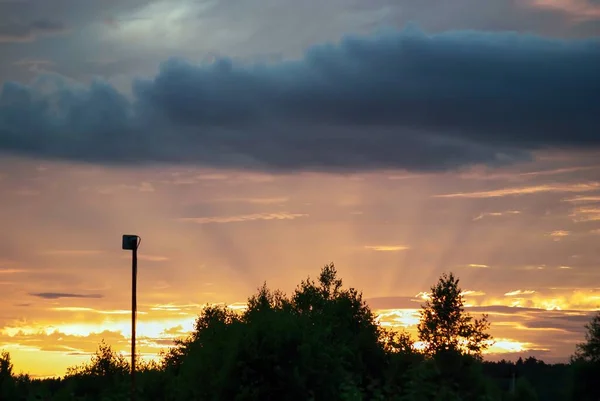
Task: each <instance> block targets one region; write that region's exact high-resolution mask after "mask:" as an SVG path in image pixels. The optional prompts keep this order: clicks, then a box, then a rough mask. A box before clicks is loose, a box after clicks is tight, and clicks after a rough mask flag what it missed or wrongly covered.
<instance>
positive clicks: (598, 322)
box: [574, 311, 600, 363]
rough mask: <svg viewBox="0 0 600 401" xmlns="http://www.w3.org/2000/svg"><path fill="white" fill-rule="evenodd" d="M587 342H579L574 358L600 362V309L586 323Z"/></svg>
mask: <svg viewBox="0 0 600 401" xmlns="http://www.w3.org/2000/svg"><path fill="white" fill-rule="evenodd" d="M585 328H586V333H585V342H583V343H581V344H577V347H576V351H575V355H574V358H575V359H578V360H583V361H586V362H598V363H600V311H599V312H597V313H596V315H595V316H594V317H593V318H592V320H591V321H590V322H589V323H588V324H586V325H585Z"/></svg>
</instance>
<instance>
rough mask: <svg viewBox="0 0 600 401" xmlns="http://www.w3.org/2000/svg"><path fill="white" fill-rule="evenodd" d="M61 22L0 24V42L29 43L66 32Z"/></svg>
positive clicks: (42, 21)
mask: <svg viewBox="0 0 600 401" xmlns="http://www.w3.org/2000/svg"><path fill="white" fill-rule="evenodd" d="M66 30H67V29H66V26H65V25H64V24H63V23H61V22H56V21H50V20H45V19H40V20H35V21H32V22H30V23H14V22H13V23H0V42H30V41H32V40H34V39H35V38H36V37H38V36H41V35H56V34H61V33H64V32H65V31H66Z"/></svg>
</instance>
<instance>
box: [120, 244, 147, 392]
mask: <svg viewBox="0 0 600 401" xmlns="http://www.w3.org/2000/svg"><path fill="white" fill-rule="evenodd" d="M141 242H142V239H141V238H140V237H139V236H137V235H128V234H126V235H123V249H124V250H127V251H132V252H131V401H135V315H136V313H137V294H136V292H137V250H138V248H139V247H140V244H141Z"/></svg>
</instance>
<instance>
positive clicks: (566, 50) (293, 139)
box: [0, 28, 600, 171]
mask: <svg viewBox="0 0 600 401" xmlns="http://www.w3.org/2000/svg"><path fill="white" fill-rule="evenodd" d="M599 70H600V42H599V41H598V40H572V41H565V40H557V39H546V38H541V37H534V36H527V35H522V34H516V33H484V32H477V31H462V32H459V31H453V32H445V33H442V34H436V35H426V34H424V33H422V32H420V31H419V30H416V29H414V28H410V29H407V30H404V31H402V32H396V31H390V32H387V33H382V34H379V35H375V36H368V37H358V36H353V37H350V36H348V37H346V38H345V39H343V40H342V41H341V42H340V43H338V44H323V45H318V46H314V47H312V48H311V49H309V50H308V51H307V52H306V54H305V56H304V57H303V58H302V59H300V60H293V61H283V62H279V63H275V64H263V65H260V64H253V65H242V64H236V63H233V62H232V61H231V60H229V59H226V58H222V59H219V60H217V61H216V62H214V63H211V64H202V65H193V64H191V63H188V62H186V61H183V60H180V59H171V60H169V61H167V62H165V63H164V64H163V65H162V66H161V69H160V72H159V73H158V75H157V76H156V77H155V78H154V79H152V80H141V79H140V80H136V81H135V82H134V84H133V97H132V98H128V97H126V96H124V95H123V94H121V93H120V92H118V91H117V90H116V89H115V88H113V87H112V86H110V85H108V84H106V83H102V82H98V81H97V82H94V83H92V84H91V85H90V86H81V85H75V84H73V83H70V82H66V81H65V80H63V79H61V78H60V77H49V76H46V77H41V78H40V79H39V80H37V81H36V82H35V83H34V84H33V85H32V86H23V85H20V84H17V83H10V82H9V83H6V84H5V85H4V87H3V89H2V92H1V94H0V151H2V152H4V153H13V154H20V155H29V156H37V157H44V158H59V159H70V160H78V161H86V162H102V163H153V162H166V163H194V164H199V165H203V166H215V167H245V168H254V169H262V170H285V171H295V170H315V171H324V170H329V171H330V170H365V169H387V168H407V169H413V170H441V169H448V168H454V167H459V166H464V165H469V164H474V163H487V164H498V163H506V162H510V161H512V160H521V159H523V158H527V157H528V155H529V153H530V152H531V151H534V150H537V149H546V148H556V147H559V148H581V147H585V148H589V147H597V146H599V145H600V137H598V135H597V130H598V127H599V126H600V117H599V116H600V83H599V82H598V80H596V79H595V78H596V74H597V71H599Z"/></svg>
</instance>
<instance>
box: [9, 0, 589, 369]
mask: <svg viewBox="0 0 600 401" xmlns="http://www.w3.org/2000/svg"><path fill="white" fill-rule="evenodd" d="M598 38H600V3H598V1H594V0H516V1H513V0H490V1H481V0H453V1H452V2H448V1H443V0H426V1H423V0H420V1H415V0H412V1H411V0H374V1H368V2H367V1H362V2H359V1H356V0H331V1H317V0H306V1H293V0H276V1H275V0H211V1H199V0H173V1H150V0H110V1H95V0H94V1H92V0H0V84H1V85H2V87H1V88H0V202H1V206H2V207H1V208H0V222H1V227H2V230H1V231H0V350H6V351H9V352H10V353H11V356H12V358H13V361H14V363H15V368H16V370H17V371H18V372H21V371H22V372H27V373H30V374H32V375H35V376H49V375H62V374H64V372H65V370H66V368H67V367H68V366H72V365H74V364H79V363H81V362H82V361H85V360H88V359H89V355H90V353H91V352H93V351H94V350H95V349H96V347H97V345H98V343H99V342H100V340H101V339H105V340H106V342H107V343H109V344H111V345H113V346H114V347H115V348H116V349H118V350H121V351H123V352H127V351H128V349H129V346H130V345H129V344H130V343H129V337H130V334H131V330H130V306H131V305H130V302H131V299H130V296H131V295H130V291H131V290H130V285H131V281H130V280H131V273H130V257H131V255H130V253H128V252H126V251H122V250H121V235H122V234H126V233H131V234H138V235H140V236H141V237H142V243H141V246H140V251H139V255H140V256H139V258H140V261H139V276H138V305H139V321H138V336H139V337H138V340H139V344H140V348H141V352H142V354H143V355H145V356H146V357H152V356H153V355H156V354H157V353H158V351H159V350H160V349H164V348H165V347H167V346H169V344H171V342H172V339H173V338H175V337H178V336H182V335H185V333H186V332H188V331H189V330H190V329H191V327H192V324H193V321H194V319H195V317H196V316H197V314H198V312H199V311H200V309H201V307H202V305H204V304H207V303H226V304H228V305H231V307H233V308H242V307H243V305H244V301H245V300H246V298H247V297H248V296H249V295H251V294H252V293H254V291H255V290H256V288H257V287H259V286H260V285H261V284H262V283H263V282H264V281H265V280H266V281H267V284H268V285H269V287H271V288H280V289H281V290H283V291H285V292H287V293H290V292H291V291H293V289H294V287H295V286H296V285H297V284H298V283H299V282H300V281H301V280H302V279H304V278H306V277H307V276H308V275H311V276H313V277H314V276H316V275H317V274H318V273H319V270H320V268H321V267H322V266H323V265H324V264H326V263H329V262H335V264H336V267H337V268H338V271H339V272H340V275H341V277H342V278H343V280H344V282H345V284H346V285H347V286H353V287H356V288H358V289H360V290H362V291H363V294H364V297H365V298H366V299H367V301H368V303H369V304H370V306H371V307H372V308H373V309H374V310H376V311H377V313H378V314H380V316H381V322H382V324H384V325H387V326H394V327H398V328H402V327H403V328H405V329H407V330H409V331H410V332H411V333H413V334H414V333H416V323H417V321H418V309H419V307H420V305H421V304H422V303H423V302H424V300H425V299H426V297H427V294H426V293H427V291H428V290H429V287H430V286H431V285H433V284H434V283H435V282H436V280H437V279H438V277H439V276H440V274H442V273H443V272H448V271H452V272H454V273H455V274H456V275H457V276H458V277H459V278H460V279H461V285H462V287H463V289H464V290H465V297H466V301H467V304H468V310H469V311H470V312H471V313H473V314H479V313H482V312H485V313H488V314H489V317H490V320H491V322H492V328H491V332H492V334H493V336H494V337H495V339H496V341H497V343H496V345H495V346H494V347H493V348H492V349H491V352H490V354H489V355H488V357H489V358H496V359H498V358H507V359H516V358H518V357H519V356H530V355H533V356H536V357H539V358H542V359H544V360H545V361H547V362H556V361H565V360H567V358H568V357H569V355H570V354H571V353H572V352H573V351H574V345H575V344H576V343H577V342H580V341H582V340H583V333H584V327H583V326H584V325H585V323H586V322H588V321H589V319H590V317H591V316H592V314H593V313H594V311H595V310H598V309H600V79H596V78H598V76H599V71H600V40H599V39H598Z"/></svg>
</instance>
